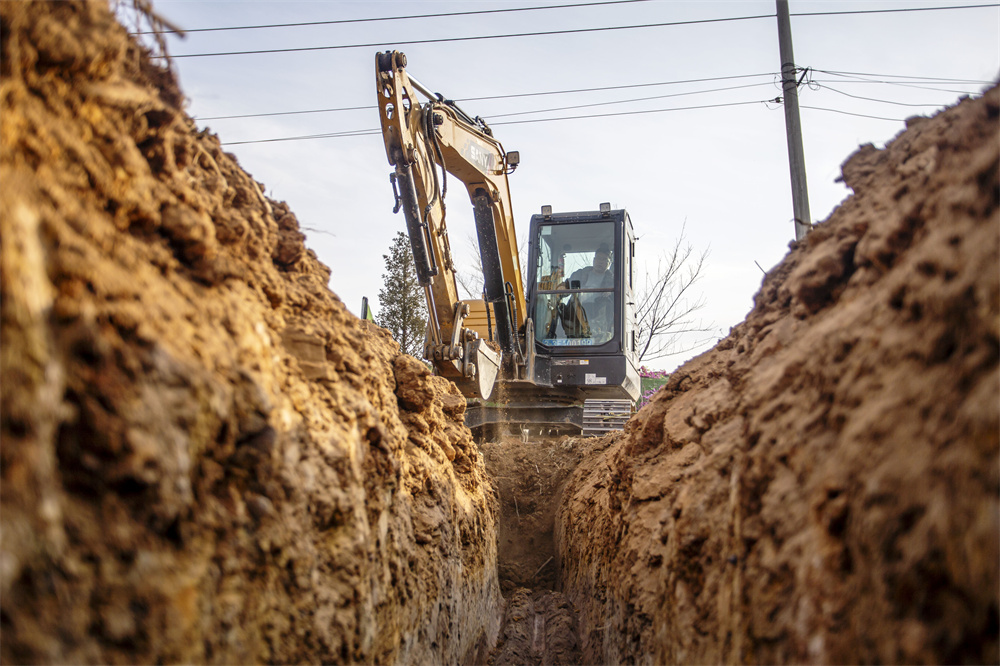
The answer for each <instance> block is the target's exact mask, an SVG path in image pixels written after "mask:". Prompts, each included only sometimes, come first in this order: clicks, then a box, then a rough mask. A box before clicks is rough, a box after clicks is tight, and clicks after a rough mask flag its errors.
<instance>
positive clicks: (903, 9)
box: [789, 3, 1000, 16]
mask: <svg viewBox="0 0 1000 666" xmlns="http://www.w3.org/2000/svg"><path fill="white" fill-rule="evenodd" d="M982 7H1000V3H991V4H988V5H953V6H950V7H901V8H899V9H855V10H850V11H847V10H845V11H842V12H799V13H797V14H789V16H838V15H844V14H894V13H900V12H933V11H938V10H942V9H979V8H982Z"/></svg>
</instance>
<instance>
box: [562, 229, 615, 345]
mask: <svg viewBox="0 0 1000 666" xmlns="http://www.w3.org/2000/svg"><path fill="white" fill-rule="evenodd" d="M568 282H569V284H568V285H567V286H568V287H569V288H570V289H612V288H614V286H615V278H614V274H613V272H612V271H611V250H610V249H609V248H608V245H607V244H606V243H602V244H601V246H600V247H598V248H597V250H596V251H595V252H594V263H593V265H592V266H589V267H586V268H581V269H579V270H577V271H574V272H573V274H572V275H570V276H569V281H568ZM612 301H613V299H612V294H611V293H609V292H604V293H593V292H590V293H587V292H585V293H582V294H580V305H582V306H583V309H584V311H585V312H586V314H587V321H588V322H589V323H590V328H591V331H592V332H593V335H594V337H596V338H599V339H610V337H611V333H612V326H613V323H614V322H613V318H612V317H613V313H612V307H611V306H612Z"/></svg>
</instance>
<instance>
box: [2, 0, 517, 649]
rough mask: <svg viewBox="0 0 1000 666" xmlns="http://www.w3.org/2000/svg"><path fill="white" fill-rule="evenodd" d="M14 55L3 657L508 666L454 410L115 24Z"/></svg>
mask: <svg viewBox="0 0 1000 666" xmlns="http://www.w3.org/2000/svg"><path fill="white" fill-rule="evenodd" d="M0 33H2V44H0V50H2V52H0V67H2V71H0V74H2V78H0V104H2V107H3V113H2V114H0V182H2V183H3V187H2V189H0V230H2V246H0V253H2V263H0V277H2V281H0V298H2V302H3V309H2V317H0V334H2V341H0V358H2V377H3V380H2V386H0V403H2V404H0V407H2V420H0V437H2V441H3V446H2V449H0V475H2V478H0V481H2V483H0V500H2V517H3V520H2V539H0V661H2V662H3V663H103V664H114V663H123V664H135V663H163V662H183V663H263V662H272V663H300V662H314V663H315V662H340V663H395V662H399V663H458V662H460V661H462V660H463V659H466V658H470V657H469V655H473V654H475V653H476V650H477V649H478V650H479V652H480V653H481V654H484V653H485V652H484V650H488V648H489V647H492V645H493V644H494V642H495V636H496V632H497V630H498V628H499V618H500V615H501V612H502V605H501V604H502V599H501V598H500V591H499V585H498V582H497V577H496V532H495V529H496V515H497V506H496V501H495V498H494V494H493V491H492V486H491V483H490V481H489V479H488V477H487V476H486V472H485V468H484V465H483V458H482V456H481V454H480V453H479V450H478V449H477V447H476V446H475V444H474V443H473V442H472V440H471V438H470V435H469V431H468V430H467V429H466V428H465V427H464V425H463V415H464V410H465V401H464V399H462V397H461V396H460V395H459V394H458V392H457V391H456V390H455V388H454V386H453V385H452V384H450V383H449V382H446V381H445V380H443V379H440V378H436V377H432V376H430V373H429V372H428V371H427V368H426V367H425V366H424V365H423V364H422V363H421V362H419V361H417V360H415V359H413V358H410V357H407V356H401V355H400V354H399V352H398V346H397V345H396V344H395V343H394V342H392V340H391V339H389V336H388V334H387V333H386V332H385V331H384V330H382V329H379V328H377V327H374V326H371V325H369V324H367V323H365V322H362V321H360V320H358V319H357V318H356V317H354V316H353V315H351V314H350V313H349V312H348V311H347V310H346V308H345V307H344V306H343V304H341V303H340V302H339V300H338V299H337V297H336V296H335V295H334V294H333V293H331V292H330V291H329V290H328V288H327V281H328V279H329V275H330V272H329V269H327V268H326V267H325V266H323V265H322V264H321V263H319V262H318V261H317V259H316V257H315V255H314V254H313V253H312V252H311V251H309V250H307V249H306V248H305V247H304V245H303V234H302V233H301V232H300V230H299V226H298V222H297V220H296V217H295V215H294V214H293V213H291V211H289V209H288V207H287V206H286V205H285V204H283V203H280V202H275V201H271V200H269V199H267V198H266V197H264V196H263V195H262V192H263V191H264V187H263V185H261V184H260V183H257V182H255V181H254V180H253V179H252V178H251V177H250V176H249V175H247V174H246V173H245V172H244V171H243V170H242V169H241V168H240V167H239V165H238V163H237V162H236V160H235V158H234V157H233V156H232V155H230V154H227V153H225V152H224V151H223V150H222V149H221V148H220V144H219V140H218V138H217V137H215V136H214V135H212V134H211V133H208V132H199V131H197V130H196V128H195V125H194V123H193V122H192V121H191V119H190V118H188V117H187V116H186V115H185V114H184V112H183V110H182V109H183V101H184V100H183V95H182V94H181V92H180V90H179V89H178V87H177V84H176V82H175V80H174V78H173V76H172V75H171V74H170V72H169V71H168V70H165V69H163V68H161V67H160V66H158V65H156V64H154V63H153V61H151V60H150V58H149V55H148V53H146V52H145V51H144V50H143V49H142V48H141V47H139V46H138V45H137V44H136V43H135V42H134V41H132V40H130V39H129V37H128V36H127V35H126V32H125V30H124V28H123V27H122V26H121V25H119V24H118V23H117V22H116V21H115V19H114V17H113V16H112V14H111V12H110V11H109V9H108V6H107V4H106V3H104V2H96V1H89V0H88V1H83V0H79V1H76V2H4V3H0Z"/></svg>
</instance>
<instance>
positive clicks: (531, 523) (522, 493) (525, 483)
mask: <svg viewBox="0 0 1000 666" xmlns="http://www.w3.org/2000/svg"><path fill="white" fill-rule="evenodd" d="M591 441H592V440H589V439H584V438H580V437H569V436H561V437H544V436H539V435H537V434H531V435H529V436H528V438H527V439H526V440H525V439H522V438H520V437H515V436H503V437H499V438H497V439H496V441H491V442H487V443H484V444H482V445H481V448H482V452H483V456H484V458H485V460H486V469H487V472H488V473H489V474H490V476H491V477H492V478H493V480H494V482H495V484H496V491H497V494H498V499H499V502H500V521H499V522H500V525H499V534H498V539H497V545H498V556H497V567H498V573H499V578H500V589H501V591H502V592H503V596H504V599H505V600H506V602H507V603H506V609H505V611H504V618H503V623H502V625H501V628H500V634H499V637H498V639H497V645H496V647H495V648H494V650H493V651H492V653H491V654H490V661H489V663H490V664H492V665H493V666H501V665H504V666H507V665H513V664H546V665H547V664H552V665H558V664H578V663H580V659H581V650H580V648H581V645H580V638H579V627H578V620H577V614H576V609H575V608H574V607H573V604H572V603H571V602H570V601H569V600H568V599H567V598H566V597H565V596H564V595H563V594H562V593H561V592H560V591H559V590H558V580H559V576H558V569H557V567H558V562H557V557H556V548H555V539H554V533H553V530H554V526H555V515H556V511H557V509H558V506H559V499H560V497H561V495H562V490H563V487H564V486H565V485H566V481H567V480H568V478H569V475H570V473H571V472H572V471H573V469H574V468H575V467H576V465H577V464H578V463H579V462H580V460H581V459H582V457H583V455H584V449H585V448H587V447H588V446H590V443H591Z"/></svg>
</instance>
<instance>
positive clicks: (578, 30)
mask: <svg viewBox="0 0 1000 666" xmlns="http://www.w3.org/2000/svg"><path fill="white" fill-rule="evenodd" d="M772 17H773V14H761V15H760V16H735V17H730V18H718V19H698V20H694V21H668V22H664V23H643V24H639V25H619V26H604V27H600V28H574V29H572V30H546V31H543V32H516V33H509V34H505V35H478V36H475V37H439V38H436V39H411V40H402V41H392V42H372V43H370V44H335V45H332V46H300V47H295V48H288V49H257V50H253V51H222V52H219V53H182V54H179V55H172V56H170V57H171V58H207V57H212V56H231V55H259V54H265V53H301V52H303V51H332V50H335V49H359V48H371V47H373V46H378V47H389V46H402V45H404V44H405V45H413V44H440V43H443V42H470V41H476V40H480V39H508V38H512V37H543V36H552V35H569V34H578V33H585V32H608V31H611V30H635V29H640V28H662V27H666V26H677V25H695V24H699V23H724V22H731V21H748V20H752V19H762V18H772ZM153 57H156V58H166V57H167V56H153Z"/></svg>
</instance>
